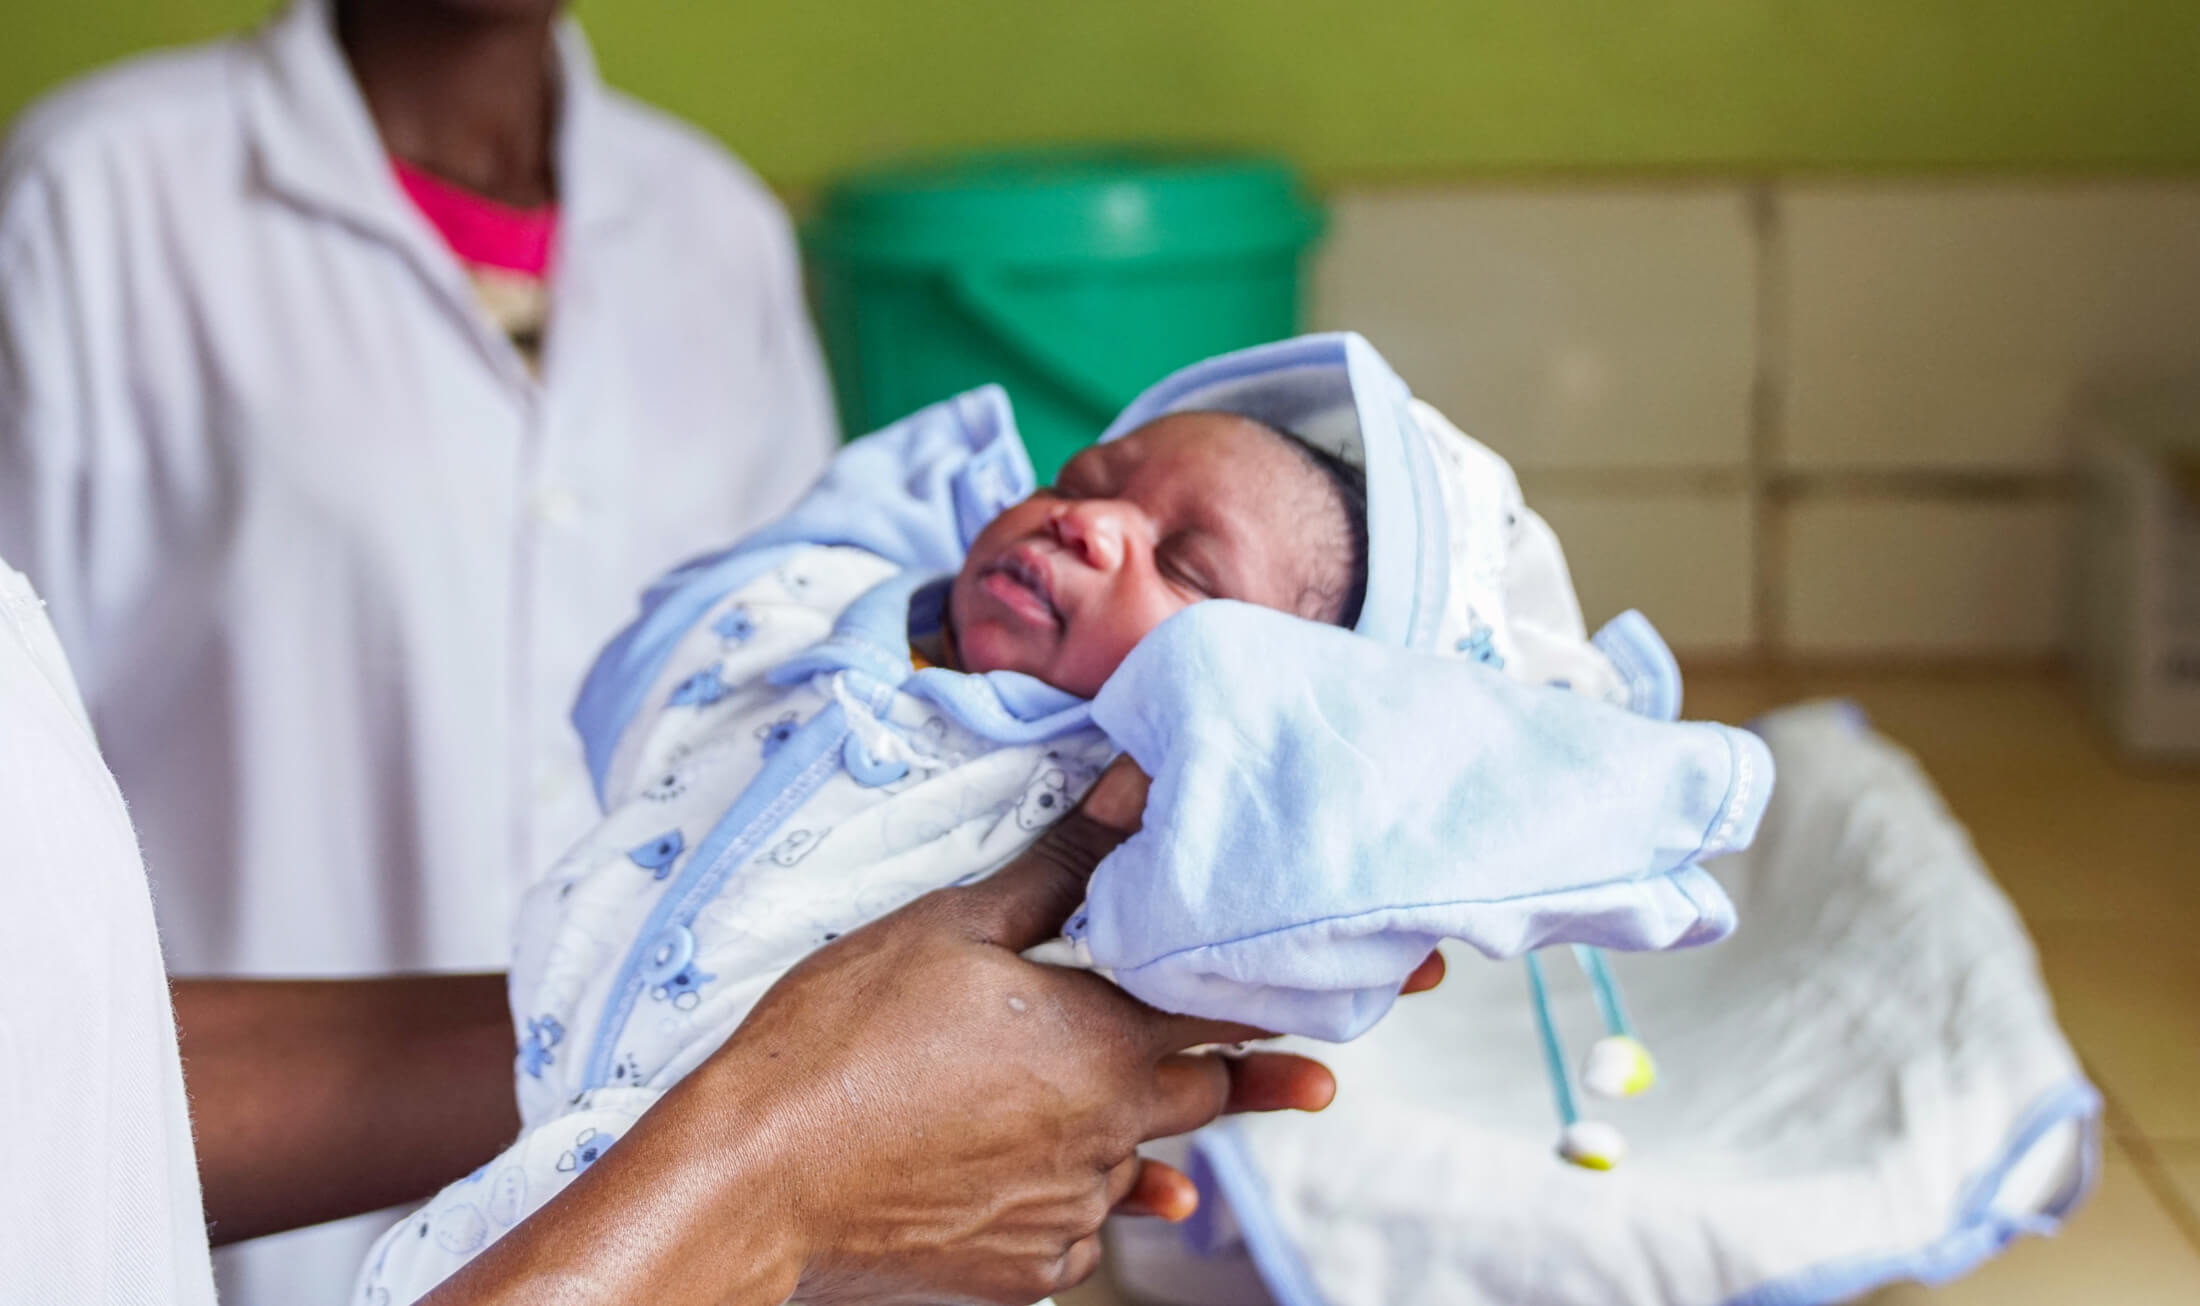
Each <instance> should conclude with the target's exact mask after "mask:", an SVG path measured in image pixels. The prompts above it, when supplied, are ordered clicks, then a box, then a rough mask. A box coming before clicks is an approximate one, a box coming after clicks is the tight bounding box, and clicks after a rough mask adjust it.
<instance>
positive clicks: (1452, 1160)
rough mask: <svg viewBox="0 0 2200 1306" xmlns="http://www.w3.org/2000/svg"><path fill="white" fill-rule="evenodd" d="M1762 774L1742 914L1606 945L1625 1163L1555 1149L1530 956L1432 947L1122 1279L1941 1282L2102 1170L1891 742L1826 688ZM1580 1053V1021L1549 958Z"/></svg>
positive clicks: (1816, 1289) (1141, 1247)
mask: <svg viewBox="0 0 2200 1306" xmlns="http://www.w3.org/2000/svg"><path fill="white" fill-rule="evenodd" d="M1760 729H1761V731H1762V733H1763V734H1764V735H1765V736H1766V738H1767V740H1768V741H1769V742H1770V744H1771V746H1772V751H1773V753H1774V755H1775V757H1776V759H1777V761H1778V765H1779V772H1780V784H1779V787H1778V789H1777V790H1776V792H1775V793H1774V795H1773V800H1772V807H1771V810H1770V811H1769V812H1768V813H1767V815H1766V817H1765V822H1764V826H1763V828H1762V831H1761V833H1760V834H1759V836H1758V839H1757V843H1756V846H1755V847H1754V848H1753V849H1751V850H1750V851H1748V852H1746V853H1742V854H1738V855H1735V856H1732V857H1728V858H1725V859H1723V860H1721V861H1718V862H1714V863H1711V864H1710V869H1711V870H1712V871H1713V873H1714V874H1715V875H1716V876H1717V878H1718V879H1719V881H1720V882H1721V883H1722V884H1724V885H1725V887H1726V889H1727V891H1728V892H1729V893H1730V894H1731V895H1732V896H1733V899H1734V902H1735V905H1736V907H1737V908H1738V910H1739V913H1740V917H1741V921H1742V928H1741V930H1740V932H1739V933H1737V934H1736V935H1735V936H1734V937H1733V938H1731V939H1728V940H1727V941H1725V942H1723V943H1720V944H1717V945H1714V946H1712V947H1709V948H1704V949H1701V950H1698V951H1694V952H1682V953H1670V954H1661V955H1648V956H1617V955H1615V956H1614V957H1612V959H1611V960H1612V964H1613V967H1614V968H1615V969H1616V970H1617V971H1618V972H1619V976H1620V978H1621V980H1622V982H1623V983H1624V984H1625V986H1626V989H1627V992H1628V996H1629V1005H1630V1007H1631V1008H1632V1013H1633V1016H1634V1020H1635V1023H1636V1025H1637V1027H1638V1028H1639V1030H1640V1032H1641V1033H1642V1036H1643V1038H1644V1041H1645V1042H1647V1043H1648V1044H1649V1046H1650V1048H1651V1049H1652V1051H1653V1052H1654V1053H1655V1054H1656V1056H1657V1058H1658V1061H1659V1065H1660V1081H1659V1084H1658V1086H1657V1087H1656V1088H1655V1089H1654V1090H1653V1091H1651V1092H1650V1093H1648V1094H1646V1095H1645V1096H1643V1097H1640V1098H1636V1099H1632V1100H1629V1101H1625V1102H1618V1103H1599V1104H1597V1106H1596V1109H1595V1112H1594V1114H1596V1115H1599V1116H1601V1117H1603V1118H1605V1119H1608V1120H1610V1121H1612V1122H1614V1123H1615V1124H1617V1125H1619V1126H1620V1127H1621V1128H1622V1129H1623V1130H1624V1131H1625V1134H1626V1136H1627V1138H1628V1140H1629V1142H1630V1145H1631V1149H1632V1150H1631V1153H1630V1155H1629V1157H1628V1159H1627V1161H1626V1162H1625V1163H1624V1164H1623V1165H1622V1166H1620V1167H1619V1168H1618V1169H1616V1170H1613V1171H1610V1172H1607V1173H1598V1172H1595V1171H1589V1170H1583V1169H1579V1168H1576V1167H1574V1166H1570V1165H1567V1164H1565V1163H1564V1162H1562V1161H1560V1160H1559V1159H1558V1158H1557V1157H1556V1156H1555V1155H1553V1152H1552V1142H1553V1138H1554V1131H1555V1125H1554V1122H1553V1118H1552V1108H1551V1101H1550V1092H1549V1087H1548V1085H1547V1083H1546V1081H1545V1076H1544V1074H1543V1073H1542V1070H1541V1061H1540V1056H1541V1053H1540V1051H1539V1044H1538V1042H1537V1038H1536V1033H1535V1028H1534V1025H1533V1022H1532V1018H1531V1016H1530V1014H1529V1013H1530V1008H1529V1004H1528V1001H1527V998H1526V993H1525V979H1524V976H1523V973H1522V968H1521V967H1520V966H1518V965H1515V964H1499V963H1493V962H1489V961H1486V960H1484V959H1482V958H1481V957H1479V956H1478V955H1475V954H1473V953H1470V952H1466V951H1464V950H1461V951H1457V952H1453V953H1452V954H1451V961H1452V968H1451V975H1450V978H1449V979H1448V980H1447V981H1446V983H1445V984H1444V986H1443V987H1442V988H1441V989H1439V990H1438V991H1437V992H1436V993H1434V994H1429V995H1425V996H1421V997H1416V998H1413V999H1410V1000H1408V1001H1404V1002H1401V1003H1400V1004H1399V1005H1398V1007H1397V1008H1396V1009H1395V1010H1394V1011H1393V1012H1392V1014H1391V1015H1390V1016H1389V1018H1388V1019H1387V1020H1386V1021H1385V1022H1384V1023H1383V1024H1382V1025H1381V1026H1379V1027H1378V1028H1377V1029H1376V1030H1375V1031H1374V1032H1372V1033H1370V1034H1368V1035H1367V1036H1365V1037H1363V1038H1362V1039H1360V1040H1359V1041H1357V1042H1355V1043H1352V1044H1349V1045H1345V1046H1341V1047H1330V1046H1319V1047H1314V1048H1310V1049H1309V1050H1310V1051H1313V1052H1315V1053H1316V1054H1317V1055H1320V1056H1321V1057H1323V1058H1324V1059H1325V1060H1326V1061H1328V1062H1329V1064H1330V1065H1331V1066H1333V1067H1334V1068H1335V1069H1336V1071H1337V1075H1338V1079H1339V1081H1340V1083H1341V1085H1342V1091H1341V1093H1340V1095H1339V1097H1338V1100H1337V1102H1336V1104H1335V1105H1334V1106H1333V1107H1331V1108H1330V1110H1328V1111H1327V1112H1325V1113H1323V1114H1322V1115H1319V1116H1314V1117H1303V1116H1267V1117H1246V1118H1242V1119H1239V1120H1234V1121H1230V1122H1226V1123H1225V1124H1223V1125H1220V1126H1217V1127H1215V1128H1213V1129H1210V1130H1207V1131H1204V1132H1203V1133H1202V1134H1200V1135H1197V1136H1195V1139H1194V1141H1193V1148H1192V1153H1193V1154H1192V1156H1191V1158H1190V1165H1191V1167H1192V1169H1193V1170H1194V1172H1195V1174H1196V1175H1197V1176H1198V1177H1199V1178H1200V1180H1201V1184H1202V1187H1203V1189H1205V1190H1206V1208H1205V1210H1204V1211H1203V1217H1202V1218H1200V1219H1198V1220H1195V1221H1194V1223H1193V1224H1192V1225H1190V1226H1188V1227H1185V1228H1175V1227H1171V1226H1167V1225H1161V1224H1158V1223H1154V1222H1150V1221H1118V1222H1117V1223H1116V1225H1115V1227H1114V1228H1113V1229H1112V1230H1111V1237H1112V1238H1113V1247H1114V1265H1115V1273H1116V1277H1117V1279H1118V1281H1119V1283H1120V1284H1121V1285H1122V1287H1123V1288H1124V1290H1125V1292H1126V1293H1127V1294H1129V1295H1130V1296H1131V1297H1133V1298H1134V1299H1135V1300H1140V1301H1146V1302H1153V1303H1167V1304H1169V1306H1255V1304H1257V1303H1264V1302H1268V1301H1271V1300H1272V1301H1274V1302H1276V1303H1279V1304H1280V1306H1416V1304H1420V1303H1426V1304H1428V1306H1477V1304H1479V1303H1492V1304H1493V1306H1494V1304H1499V1303H1502V1304H1503V1306H1519V1304H1521V1303H1536V1304H1538V1306H1542V1304H1546V1303H1548V1304H1552V1306H1572V1304H1575V1303H1578V1304H1579V1306H1623V1304H1626V1303H1641V1304H1642V1306H1651V1304H1653V1303H1655V1304H1657V1306H1740V1304H1742V1303H1747V1304H1749V1306H1801V1304H1803V1303H1816V1302H1833V1301H1842V1300H1846V1299H1849V1298H1851V1297H1854V1296H1857V1295H1859V1294H1861V1293H1863V1292H1866V1291H1868V1290H1870V1289H1871V1288H1873V1287H1875V1286H1877V1285H1879V1284H1882V1283H1886V1282H1889V1281H1892V1280H1897V1279H1922V1280H1926V1281H1940V1280H1944V1279H1947V1278H1951V1277H1954V1276H1956V1275H1960V1274H1962V1273H1964V1272H1966V1271H1968V1270H1969V1269H1971V1268H1972V1267H1974V1266H1976V1265H1977V1264H1979V1263H1980V1262H1981V1261H1983V1260H1985V1259H1986V1258H1988V1257H1990V1256H1992V1255H1993V1254H1994V1253H1996V1252H1997V1251H1999V1250H2000V1249H2001V1248H2002V1247H2003V1246H2005V1245H2006V1244H2007V1243H2008V1242H2009V1241H2010V1240H2012V1239H2013V1238H2015V1237H2017V1236H2018V1235H2021V1234H2027V1233H2046V1232H2050V1231H2052V1230H2053V1229H2054V1228H2055V1227H2056V1225H2057V1224H2058V1223H2059V1221H2060V1219H2061V1218H2062V1216H2063V1215H2064V1214H2065V1213H2066V1212H2067V1211H2068V1210H2069V1209H2070V1208H2071V1207H2072V1206H2073V1205H2074V1204H2075V1203H2076V1202H2077V1200H2078V1199H2079V1198H2080V1197H2081V1196H2082V1195H2083V1194H2084V1192H2085V1191H2086V1190H2087V1188H2088V1187H2089V1185H2090V1182H2091V1179H2092V1175H2093V1170H2094V1155H2095V1124H2096V1116H2097V1114H2098V1110H2099V1098H2098V1096H2097V1095H2096V1094H2095V1092H2094V1091H2093V1089H2092V1087H2091V1086H2090V1085H2089V1084H2087V1083H2086V1081H2085V1079H2084V1077H2083V1074H2082V1073H2081V1071H2080V1069H2079V1066H2078V1062H2077V1059H2076V1057H2075V1056H2074V1055H2073V1054H2072V1053H2071V1051H2070V1048H2069V1045H2068V1044H2067V1043H2066V1042H2065V1040H2064V1038H2063V1036H2062V1033H2061V1031H2060V1030H2059V1029H2057V1027H2056V1025H2055V1021H2054V1016H2053V1013H2052V1011H2051V1009H2050V1006H2049V1002H2048V997H2047V993H2046V991H2045V989H2044V987H2043V986H2042V984H2041V982H2040V977H2039V973H2038V969H2037V966H2036V964H2035V961H2034V958H2033V953H2032V948H2031V944H2030V942H2029V940H2028V939H2027V938H2026V936H2025V933H2024V929H2023V926H2022V925H2021V924H2020V923H2019V921H2018V919H2017V916H2016V913H2015V911H2014V910H2013V909H2012V908H2011V907H2010V905H2009V903H2008V901H2007V900H2006V899H2005V898H2003V896H2002V894H2001V892H2000V891H1999V889H1997V888H1996V887H1995V885H1994V883H1993V881H1992V879H1991V878H1990V877H1989V875H1988V874H1987V872H1986V870H1985V868H1984V867H1983V866H1982V865H1981V864H1980V862H1979V860H1978V856H1977V854H1976V853H1975V852H1974V851H1973V849H1972V847H1971V844H1970V841H1969V840H1968V838H1967V837H1966V836H1965V835H1964V833H1963V830H1962V829H1961V828H1960V827H1959V826H1958V825H1957V824H1956V822H1955V821H1954V819H1953V818H1952V817H1951V816H1950V815H1949V813H1948V811H1947V810H1946V809H1945V808H1944V807H1943V806H1942V804H1941V802H1940V800H1939V798H1938V796H1937V794H1936V793H1935V792H1934V790H1933V788H1932V785H1931V783H1930V782H1929V781H1928V780H1927V779H1926V778H1925V776H1924V775H1923V774H1922V773H1921V772H1920V771H1919V770H1918V769H1917V767H1916V766H1915V765H1914V764H1913V763H1912V762H1911V761H1910V759H1909V758H1908V757H1907V756H1906V755H1905V754H1904V753H1902V752H1901V751H1900V750H1899V749H1897V748H1896V747H1894V746H1893V745H1892V744H1890V743H1889V742H1888V741H1887V740H1885V739H1883V738H1881V737H1879V736H1877V735H1875V734H1873V733H1872V732H1871V731H1870V729H1869V728H1868V726H1866V724H1865V723H1864V722H1863V720H1862V718H1861V716H1860V715H1859V714H1858V713H1856V712H1855V711H1854V710H1853V709H1850V708H1847V707H1846V706H1844V705H1839V704H1821V705H1815V706H1808V707H1802V708H1793V709H1789V710H1786V711H1783V712H1779V713H1776V714H1774V715H1772V716H1771V717H1769V718H1767V719H1766V720H1765V721H1763V722H1762V723H1761V724H1760ZM1550 970H1551V972H1552V975H1553V978H1554V992H1553V995H1552V996H1553V1005H1554V1007H1555V1008H1556V1010H1557V1012H1558V1015H1559V1018H1560V1020H1561V1022H1562V1024H1563V1025H1564V1027H1565V1033H1566V1035H1567V1041H1568V1043H1569V1044H1570V1045H1571V1046H1575V1047H1586V1046H1588V1044H1589V1043H1590V1041H1591V1040H1592V1039H1593V1038H1594V1036H1595V1035H1596V1034H1597V1033H1598V1032H1600V1031H1599V1029H1598V1028H1597V1026H1596V1008H1595V1006H1594V1004H1593V1002H1592V1000H1591V997H1590V995H1589V992H1588V989H1587V985H1586V984H1585V983H1584V982H1583V980H1582V979H1581V977H1580V976H1579V975H1578V974H1576V973H1574V971H1573V969H1572V968H1571V967H1553V968H1550Z"/></svg>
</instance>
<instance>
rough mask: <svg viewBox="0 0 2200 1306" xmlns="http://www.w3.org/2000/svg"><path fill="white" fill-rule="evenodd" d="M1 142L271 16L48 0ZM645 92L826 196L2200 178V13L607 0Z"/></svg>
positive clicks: (1781, 1)
mask: <svg viewBox="0 0 2200 1306" xmlns="http://www.w3.org/2000/svg"><path fill="white" fill-rule="evenodd" d="M9 8H10V9H12V10H14V11H15V12H13V13H10V14H9V15H8V16H7V17H5V18H4V19H0V115H5V114H12V113H13V112H14V111H15V110H16V109H17V108H19V107H20V106H21V105H22V104H23V103H24V102H26V101H27V100H28V99H29V98H30V97H31V96H33V95H35V94H36V93H37V92H38V91H40V90H42V89H44V88H45V87H48V86H50V85H52V84H53V83H55V82H56V81H58V80H60V79H61V78H63V77H66V76H68V75H70V74H71V73H74V72H76V71H78V70H80V69H82V68H85V67H88V66H91V65H93V64H95V63H98V62H100V61H102V60H105V59H109V58H113V57H115V56H117V55H120V54H123V53H125V52H128V51H130V50H133V49H136V48H140V47H144V46H148V45H153V44H159V43H164V42H172V41H180V40H187V39H193V38H197V37H202V36H206V35H209V34H212V33H215V32H219V31H221V30H223V29H225V28H227V27H231V26H235V25H238V24H241V23H245V22H248V21H250V20H251V19H252V18H253V17H255V16H256V15H257V14H259V13H261V12H264V10H265V8H266V5H265V3H264V0H67V3H54V2H52V0H48V2H46V3H35V2H34V0H20V2H19V3H16V4H13V5H10V6H9ZM581 12H582V15H583V17H584V19H585V20H586V21H587V23H588V26H589V28H590V31H591V34H592V35H593V37H594V39H595V41H596V46H597V51H598V55H599V58H600V59H601V61H602V63H603V65H604V67H605V70H606V73H607V74H608V75H609V76H610V77H611V78H612V79H613V80H614V81H616V82H618V83H620V84H622V85H624V86H625V87H627V88H628V89H630V90H633V91H635V92H637V93H639V94H641V95H643V96H645V97H647V98H649V99H652V100H655V101H657V102H659V103H661V104H663V105H665V106H667V107H669V108H671V109H673V110H675V111H677V112H679V113H681V114H684V115H686V116H688V117H690V118H693V119H695V120H697V121H699V122H701V123H703V124H704V125H705V126H707V127H709V128H710V129H711V130H712V131H714V132H716V133H718V134H719V135H720V136H722V137H723V138H725V140H727V141H728V142H729V143H730V144H732V145H733V146H734V147H735V148H736V149H737V150H738V151H739V152H741V153H742V154H743V155H745V156H746V157H747V158H748V159H749V160H750V161H751V162H752V163H753V164H754V165H755V166H756V167H758V168H759V169H760V170H762V171H763V172H764V173H765V175H766V176H768V177H769V178H771V179H772V180H773V181H774V182H777V183H780V184H782V185H789V186H797V187H799V186H803V185H807V184H809V183H811V182H814V181H816V180H817V179H818V178H820V177H821V176H824V175H826V174H829V173H830V172H832V171H833V170H835V169H837V168H840V167H844V166H846V165H848V164H851V163H856V162H861V161H864V160H867V159H872V158H876V157H880V156H882V155H887V154H891V153H895V152H900V151H904V150H909V149H914V148H922V147H934V146H947V145H964V144H975V143H981V142H996V141H1009V140H1044V139H1058V138H1065V137H1068V138H1094V137H1123V136H1156V137H1172V138H1197V139H1219V140H1227V141H1235V142H1243V143H1250V144H1258V145H1263V146H1270V147H1274V148H1276V149H1280V150H1283V151H1285V152H1286V153H1288V154H1289V155H1291V156H1292V157H1293V158H1295V159H1296V160H1298V161H1299V162H1300V163H1301V164H1303V165H1305V166H1306V167H1308V168H1309V169H1311V170H1312V171H1313V172H1314V173H1315V175H1316V176H1318V177H1321V178H1324V179H1327V180H1340V179H1354V178H1377V177H1380V178H1391V177H1422V176H1456V175H1468V174H1475V173H1491V172H1507V173H1511V172H1542V171H1559V172H1571V171H1595V172H1606V171H1613V170H1619V171H1644V170H1647V171H1657V172H1684V173H1685V172H1702V173H1717V172H1732V171H1737V170H1747V171H1757V170H1780V171H1824V170H1834V171H1907V170H1918V169H1950V168H1954V169H1978V168H1985V169H2019V170H2034V171H2057V172H2060V171H2095V170H2162V169H2177V170H2189V169H2195V168H2200V0H1998V2H1997V0H1602V2H1592V0H1096V2H1088V3H1082V4H1074V5H1073V4H1071V3H1069V2H1068V0H934V2H933V3H924V2H923V0H686V2H684V3H683V2H680V0H584V2H583V4H582V6H581Z"/></svg>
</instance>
